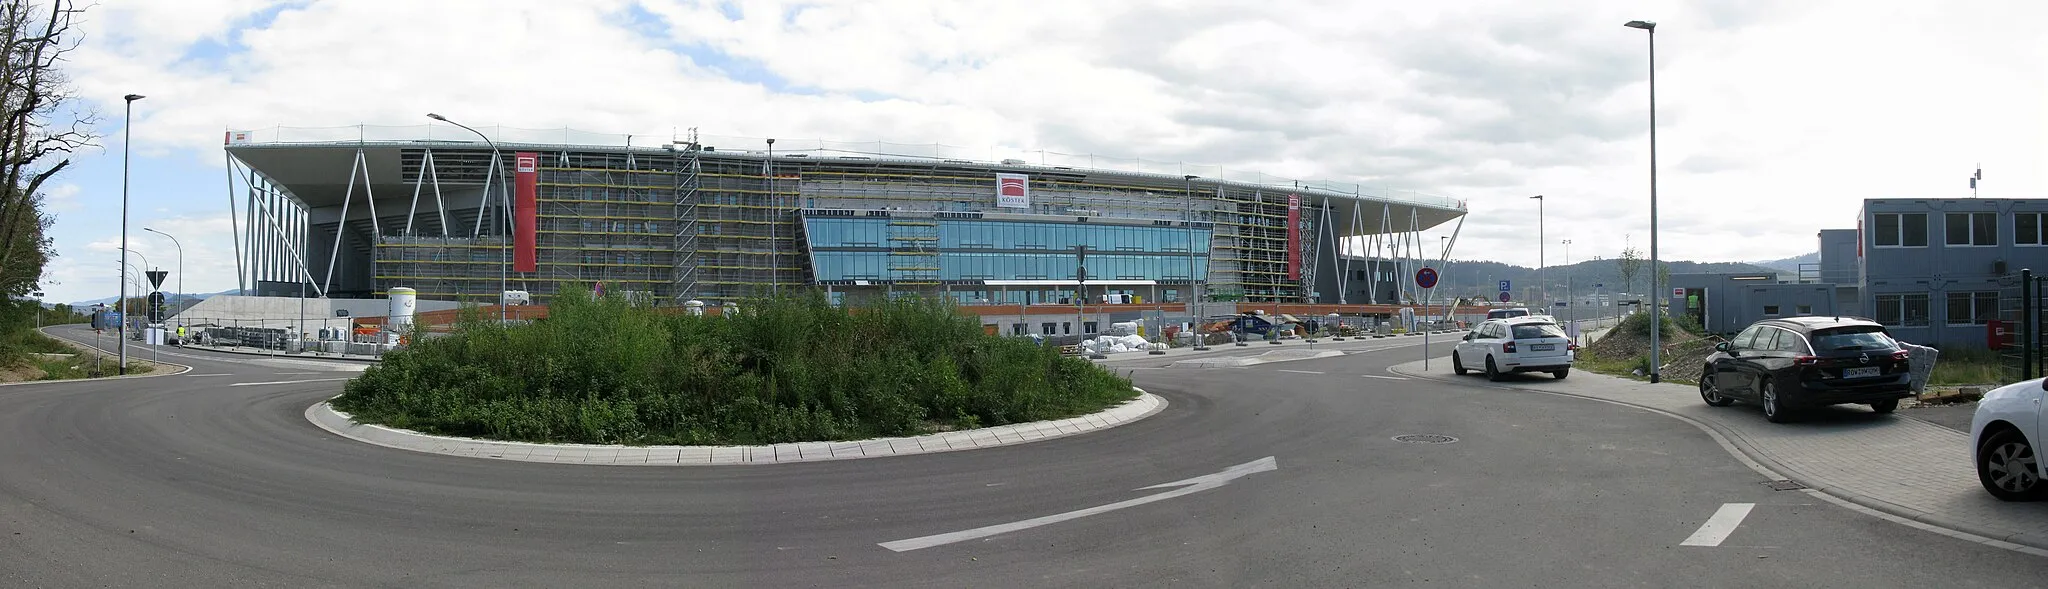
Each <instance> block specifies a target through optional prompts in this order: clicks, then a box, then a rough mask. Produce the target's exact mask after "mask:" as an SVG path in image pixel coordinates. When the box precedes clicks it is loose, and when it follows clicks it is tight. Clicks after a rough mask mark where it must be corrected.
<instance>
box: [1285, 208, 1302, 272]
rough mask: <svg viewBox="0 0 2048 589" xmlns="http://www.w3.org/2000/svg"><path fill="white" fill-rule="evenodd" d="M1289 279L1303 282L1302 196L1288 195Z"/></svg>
mask: <svg viewBox="0 0 2048 589" xmlns="http://www.w3.org/2000/svg"><path fill="white" fill-rule="evenodd" d="M1287 279H1288V280H1301V195H1298V194H1289V195H1287Z"/></svg>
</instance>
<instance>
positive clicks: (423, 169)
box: [405, 149, 434, 237]
mask: <svg viewBox="0 0 2048 589" xmlns="http://www.w3.org/2000/svg"><path fill="white" fill-rule="evenodd" d="M421 162H422V163H421V165H420V173H419V174H417V175H415V176H414V177H413V180H412V208H410V209H407V210H406V211H405V236H406V237H412V221H413V218H414V217H417V216H419V213H420V192H421V191H424V190H426V188H427V170H428V169H429V168H433V167H434V150H433V149H428V150H426V153H425V154H424V155H423V156H421Z"/></svg>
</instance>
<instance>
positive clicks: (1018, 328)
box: [1010, 322, 1025, 335]
mask: <svg viewBox="0 0 2048 589" xmlns="http://www.w3.org/2000/svg"><path fill="white" fill-rule="evenodd" d="M1024 333H1025V326H1024V323H1023V322H1017V323H1011V324H1010V335H1024Z"/></svg>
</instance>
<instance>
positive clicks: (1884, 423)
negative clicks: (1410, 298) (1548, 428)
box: [1393, 359, 2048, 549]
mask: <svg viewBox="0 0 2048 589" xmlns="http://www.w3.org/2000/svg"><path fill="white" fill-rule="evenodd" d="M1393 370H1394V371H1395V372H1398V373H1402V374H1407V375H1410V376H1416V377H1424V378H1435V379H1442V380H1450V381H1454V382H1460V383H1466V384H1471V385H1474V386H1494V387H1499V388H1505V389H1508V390H1529V391H1543V392H1550V393H1558V394H1566V395H1574V396H1580V397H1587V398H1592V399H1602V400H1608V401H1617V402H1621V403H1626V404H1630V405H1635V406H1639V407H1645V408H1649V409H1654V410H1657V411H1662V412H1666V413H1669V414H1673V415H1678V416H1682V417H1685V418H1689V419H1692V420H1694V421H1696V422H1699V423H1701V424H1704V425H1706V426H1707V427H1709V428H1712V429H1713V430H1715V431H1717V432H1720V433H1721V435H1723V436H1726V437H1727V438H1728V439H1729V440H1730V441H1731V442H1732V443H1733V444H1734V445H1735V446H1736V447H1737V448H1739V449H1740V450H1741V451H1742V452H1743V453H1744V454H1746V455H1747V456H1748V457H1749V458H1750V459H1752V460H1755V461H1757V462H1759V463H1761V464H1763V465H1764V466H1765V467H1767V468H1769V469H1771V470H1773V471H1775V472H1777V473H1779V474H1781V475H1784V476H1786V477H1789V478H1791V479H1792V480H1795V481H1798V482H1800V483H1803V484H1805V485H1806V486H1808V487H1811V488H1814V489H1817V490H1820V491H1822V492H1825V493H1827V494H1829V495H1833V496H1835V497H1838V498H1841V499H1844V500H1848V501H1850V502H1852V503H1856V504H1859V505H1862V506H1864V507H1868V508H1871V509H1875V510H1878V511H1882V512H1885V513H1889V514H1892V515H1896V516H1900V517H1904V518H1906V519H1910V520H1915V521H1919V522H1923V523H1927V524H1931V525H1934V526H1938V527H1942V528H1947V529H1951V530H1955V531H1960V532H1967V533H1970V534H1976V535H1979V536H1984V537H1988V538H1991V539H1994V540H2002V541H2006V542H2011V543H2014V544H2019V545H2022V546H2029V547H2033V548H2041V549H2048V503H2008V502H2003V501H1999V500H1997V499H1994V498H1992V497H1991V495H1989V494H1987V493H1985V492H1984V489H1983V487H1982V486H1980V485H1979V483H1978V481H1977V472H1976V470H1975V467H1974V466H1973V465H1972V464H1971V463H1970V442H1969V435H1968V434H1966V433H1963V432H1958V431H1956V430H1953V429H1949V428H1945V427H1942V426H1939V425H1935V424H1932V423H1927V422H1924V421H1920V420H1917V419H1911V418H1908V417H1904V416H1901V415H1898V414H1892V415H1884V414H1878V413H1875V412H1872V411H1870V409H1869V408H1868V407H1865V406H1862V405H1845V406H1837V407H1828V408H1822V409H1819V410H1815V411H1812V412H1810V413H1809V414H1808V415H1807V417H1806V418H1805V419H1804V420H1802V421H1798V422H1794V423H1786V424H1778V423H1770V422H1768V421H1765V420H1764V416H1763V413H1762V412H1761V411H1759V410H1758V409H1757V407H1756V405H1754V404H1750V403H1736V404H1735V405H1733V406H1730V407H1709V406H1707V404H1706V403H1705V402H1703V401H1701V400H1700V396H1699V391H1698V389H1697V388H1695V387H1694V386H1692V385H1684V384H1675V383H1659V384H1650V383H1648V382H1643V381H1637V380H1630V379H1625V378H1619V377H1613V376H1606V375H1601V374H1593V373H1590V372H1573V373H1572V375H1571V377H1570V378H1568V379H1565V380H1557V379H1553V378H1551V377H1549V376H1537V375H1509V377H1508V378H1507V379H1505V380H1503V381H1502V382H1499V383H1489V382H1487V381H1486V379H1485V377H1482V376H1462V377H1461V376H1454V375H1452V373H1451V368H1450V363H1449V362H1448V359H1439V360H1437V361H1434V362H1431V364H1430V370H1428V371H1424V370H1423V369H1422V363H1421V362H1419V361H1418V362H1410V363H1407V364H1402V365H1398V366H1395V367H1393Z"/></svg>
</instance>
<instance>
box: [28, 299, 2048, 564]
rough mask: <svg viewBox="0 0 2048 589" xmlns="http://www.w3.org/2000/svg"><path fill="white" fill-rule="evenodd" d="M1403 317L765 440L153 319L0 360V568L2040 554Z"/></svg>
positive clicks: (2011, 558)
mask: <svg viewBox="0 0 2048 589" xmlns="http://www.w3.org/2000/svg"><path fill="white" fill-rule="evenodd" d="M53 333H54V334H55V335H59V336H67V337H70V336H74V335H75V334H72V333H67V332H66V331H65V330H64V329H58V330H53ZM88 333H89V332H88ZM1401 339H1404V340H1406V339H1419V338H1401ZM1419 343H1420V342H1419V341H1417V342H1408V341H1387V340H1363V341H1357V342H1345V343H1343V344H1334V345H1328V346H1325V345H1318V348H1317V349H1318V350H1322V349H1325V348H1327V349H1331V350H1338V351H1342V352H1344V354H1343V355H1341V356H1332V357H1322V358H1306V359H1300V360H1290V361H1286V362H1273V363H1266V364H1260V365H1253V366H1246V367H1241V368H1186V367H1183V368H1170V367H1169V366H1170V365H1171V364H1172V363H1173V362H1175V361H1178V360H1180V359H1183V358H1184V357H1165V358H1153V357H1135V358H1130V359H1119V360H1112V361H1111V362H1112V364H1113V365H1115V366H1116V367H1117V368H1118V369H1119V370H1124V371H1128V372H1129V373H1131V374H1133V375H1135V378H1136V380H1137V382H1138V385H1139V386H1140V387H1141V388H1143V389H1144V390H1146V391H1149V392H1150V393H1151V394H1153V395H1156V396H1157V397H1159V398H1160V399H1161V400H1163V401H1165V402H1166V405H1165V407H1164V409H1163V410H1160V411H1158V412H1156V413H1155V414H1153V415H1151V416H1150V417H1146V418H1144V419H1141V420H1136V421H1130V422H1127V423H1124V424H1122V425H1118V426H1117V427H1113V428H1108V429H1100V430H1096V431H1091V432H1089V433H1087V434H1086V435H1071V436H1063V437H1053V438H1050V439H1043V440H1038V441H1033V442H1031V443H1022V444H1012V445H1004V446H1000V447H995V448H987V449H981V450H975V451H958V452H936V453H923V454H915V455H909V456H901V457H896V458H892V459H888V460H828V461H804V462H800V463H792V464H785V465H780V466H776V467H773V468H742V467H737V466H712V467H705V468H589V467H587V466H582V465H569V464H547V463H536V462H529V461H518V460H479V459H475V458H469V457H462V456H448V455H440V454H430V453H422V452H414V451H408V450H399V449H394V448H388V447H383V446H378V445H372V444H365V443H362V442H359V441H356V440H352V439H348V438H344V437H341V436H338V435H335V434H333V433H332V432H329V431H327V430H325V429H322V428H320V427H318V426H315V425H313V423H312V422H309V421H308V420H307V418H306V414H307V412H308V409H309V408H313V407H315V406H317V405H318V404H320V403H321V402H322V401H324V400H325V399H327V398H329V397H332V396H333V395H335V394H336V393H337V392H339V390H340V387H341V382H340V381H339V380H332V379H336V378H345V377H347V376H348V375H349V374H350V370H351V369H349V368H345V367H324V366H309V365H308V364H318V363H315V362H310V361H299V360H293V361H291V363H289V364H286V363H284V362H282V361H275V362H276V363H275V364H264V363H262V362H270V361H271V360H269V359H266V358H261V357H247V356H231V355H226V354H212V353H206V352H203V351H198V350H178V349H175V348H166V349H163V350H162V351H161V352H162V353H163V354H164V355H165V357H166V358H168V359H169V360H170V361H174V362H178V363H180V364H185V365H189V366H192V367H193V370H192V371H190V372H188V373H186V374H183V375H177V376H163V377H152V378H142V379H130V380H126V381H117V382H86V381H80V382H62V383H50V384H38V385H31V386H17V387H5V388H0V464H5V465H6V468H5V469H4V471H0V526H4V527H0V582H4V583H5V584H7V585H9V586H34V587H74V586H105V585H115V586H222V587H226V586H262V585H286V586H389V585H398V584H403V585H407V586H421V587H504V586H608V585H628V584H633V585H658V586H676V585H685V586H731V585H746V586H791V585H799V586H905V585H913V586H970V585H971V586H991V585H994V586H1047V585H1054V586H1134V585H1137V586H1163V585H1188V584H1193V585H1199V586H1243V585H1287V586H1377V585H1389V584H1397V583H1398V584H1409V583H1425V584H1439V585H1448V586H1497V585H1510V584H1513V585H1537V586H1606V585H1641V584H1653V585H1655V584H1671V583H1681V584H1693V583H1698V584H1711V585H1730V586H1744V585H1791V584H1802V585H1815V586H1819V585H1837V584H1850V583H1866V584H1873V585H1882V586H1896V585H1902V584H1954V583H1955V582H1956V581H1958V580H1965V579H1967V580H1970V581H1975V582H1983V583H1997V582H2011V583H2019V584H2027V583H2031V582H2032V579H2035V578H2036V577H2035V576H2034V575H2037V574H2038V571H2039V570H2040V567H2041V566H2042V564H2041V562H2042V561H2040V560H2039V559H2038V558H2036V557H2032V556H2028V555H2024V554H2018V553H2014V552H2011V551H2005V550H1999V549H1995V548H1991V547H1986V546H1983V545H1979V544H1974V543H1969V542H1963V541H1959V540H1956V539H1953V538H1949V537H1945V536H1942V535H1939V534H1935V533H1930V532H1927V531H1923V530H1917V529H1913V528H1908V527H1905V526H1897V525H1892V524H1889V523H1884V522H1881V521H1879V520H1875V519H1871V518H1870V517H1868V516H1866V515H1863V514H1860V513H1857V512H1854V511H1851V510H1847V509H1843V508H1840V507H1838V506H1834V505H1831V504H1826V503H1821V502H1815V501H1812V500H1810V499H1807V498H1806V497H1805V496H1804V495H1792V494H1781V493H1778V492H1774V491H1771V490H1769V489H1767V488H1765V487H1763V486H1762V485H1760V484H1759V482H1760V481H1761V480H1762V477H1760V476H1759V475H1758V474H1756V473H1755V472H1753V471H1751V470H1749V469H1748V468H1747V467H1746V466H1744V465H1743V464H1742V463H1741V462H1739V461H1737V460H1735V459H1733V458H1731V457H1730V456H1729V455H1728V454H1727V453H1726V452H1725V451H1723V450H1722V449H1721V448H1720V447H1719V446H1718V445H1717V444H1716V443H1715V441H1714V440H1713V439H1711V438H1710V437H1708V436H1706V435H1704V434H1702V433H1700V432H1697V431H1693V430H1692V429H1691V428H1687V427H1682V426H1678V427H1674V425H1675V423H1676V422H1673V421H1671V420H1669V418H1666V417H1662V416H1658V415H1655V414H1649V413H1645V412H1641V411H1638V410H1633V409H1630V408H1626V407H1619V406H1614V405H1610V404H1604V403H1596V402H1589V401H1583V400H1577V399H1571V398H1565V397H1558V396H1555V395H1541V394H1520V393H1515V392H1512V391H1503V390H1498V389H1494V388H1489V387H1485V386H1472V385H1467V384H1462V383H1442V382H1435V381H1429V380H1423V379H1404V378H1402V377H1400V376H1389V373H1388V372H1387V371H1386V368H1387V367H1389V366H1392V365H1395V364H1400V363H1403V362H1406V361H1408V360H1412V359H1415V358H1417V357H1418V356H1417V353H1418V352H1419V348H1418V347H1417V346H1418V345H1419ZM1233 350H1234V348H1229V347H1224V348H1219V349H1218V350H1216V351H1212V352H1209V353H1210V354H1212V355H1222V354H1231V353H1235V352H1233ZM1260 351H1261V352H1263V351H1264V350H1260ZM173 354H176V355H175V356H174V355H173ZM1474 384H1477V383H1476V382H1475V383H1474ZM1407 435H1434V436H1442V437H1443V438H1452V439H1455V440H1456V442H1455V443H1405V442H1403V441H1396V440H1395V439H1394V437H1396V436H1407ZM1437 439H1438V438H1427V439H1424V440H1423V441H1431V440H1437ZM1161 496H1164V497H1163V498H1155V497H1161ZM1730 503H1748V504H1753V505H1754V508H1753V510H1752V511H1751V512H1750V515H1749V516H1748V519H1747V520H1746V521H1744V522H1743V523H1741V525H1740V526H1739V527H1736V528H1734V530H1733V532H1732V534H1731V535H1729V536H1727V538H1726V540H1725V541H1724V542H1721V543H1719V545H1717V546H1711V547H1703V546H1693V545H1681V543H1682V542H1685V541H1686V540H1687V539H1688V538H1690V537H1691V536H1693V535H1694V534H1695V533H1696V532H1697V530H1698V528H1700V527H1701V524H1702V522H1703V521H1705V520H1707V519H1708V518H1709V517H1710V516H1713V515H1715V514H1717V513H1719V512H1720V510H1721V509H1722V507H1723V505H1724V504H1730ZM1560 539H1570V541H1566V542H1560V541H1557V540H1560ZM942 540H950V541H943V542H942ZM1836 546H1839V547H1843V548H1840V549H1834V548H1824V549H1818V550H1816V549H1815V547H1836ZM1849 546H1854V547H1855V548H1854V549H1853V551H1851V550H1849V549H1848V548H1846V547H1849ZM1851 552H1853V555H1852V554H1851ZM1760 557H1764V558H1760ZM1844 559H1854V562H1855V563H1856V565H1855V566H1853V567H1844V566H1842V564H1841V563H1842V562H1844ZM1681 579H1683V580H1681Z"/></svg>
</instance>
